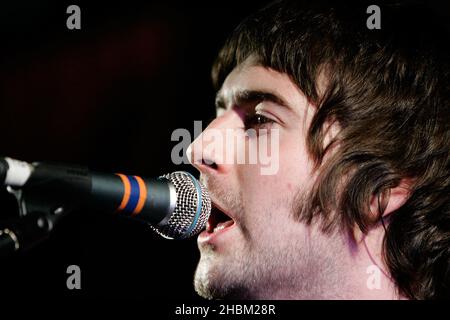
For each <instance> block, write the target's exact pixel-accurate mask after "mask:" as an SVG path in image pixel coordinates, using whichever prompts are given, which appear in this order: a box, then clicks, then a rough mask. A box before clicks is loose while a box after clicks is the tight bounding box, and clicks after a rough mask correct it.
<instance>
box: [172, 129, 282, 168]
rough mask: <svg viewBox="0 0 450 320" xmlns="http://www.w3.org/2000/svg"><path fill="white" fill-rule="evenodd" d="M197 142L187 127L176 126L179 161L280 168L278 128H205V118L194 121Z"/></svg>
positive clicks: (174, 152)
mask: <svg viewBox="0 0 450 320" xmlns="http://www.w3.org/2000/svg"><path fill="white" fill-rule="evenodd" d="M195 137H197V139H196V140H195V142H194V143H193V144H192V145H191V143H192V141H193V140H194V139H192V137H191V134H190V132H189V131H188V130H187V129H182V128H179V129H176V130H175V131H173V133H172V137H171V140H172V141H179V143H178V144H177V145H175V146H174V147H173V148H172V152H171V159H172V162H173V163H174V164H176V165H179V164H188V163H202V162H204V163H206V164H212V161H214V163H215V164H251V165H259V166H260V173H261V174H262V175H274V174H276V173H277V172H278V169H279V153H280V151H279V150H280V134H279V130H278V129H270V130H268V129H258V130H256V129H252V128H251V129H247V130H245V131H244V130H242V129H229V128H228V129H216V128H209V129H207V130H205V131H203V132H202V122H201V121H194V138H195Z"/></svg>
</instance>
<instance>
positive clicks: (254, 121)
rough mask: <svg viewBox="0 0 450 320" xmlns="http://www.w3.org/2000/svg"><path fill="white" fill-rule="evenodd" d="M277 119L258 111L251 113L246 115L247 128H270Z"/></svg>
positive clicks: (245, 123)
mask: <svg viewBox="0 0 450 320" xmlns="http://www.w3.org/2000/svg"><path fill="white" fill-rule="evenodd" d="M274 122H275V121H274V120H272V119H270V118H268V117H266V116H264V115H262V114H258V113H254V114H250V115H247V116H246V117H245V121H244V125H245V129H246V130H247V129H250V128H252V129H262V128H266V129H270V127H271V126H272V124H273V123H274Z"/></svg>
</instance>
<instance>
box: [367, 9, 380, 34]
mask: <svg viewBox="0 0 450 320" xmlns="http://www.w3.org/2000/svg"><path fill="white" fill-rule="evenodd" d="M366 13H371V15H370V16H369V17H368V18H367V22H366V25H367V28H368V29H369V30H373V29H381V9H380V7H379V6H377V5H375V4H373V5H371V6H368V7H367V11H366Z"/></svg>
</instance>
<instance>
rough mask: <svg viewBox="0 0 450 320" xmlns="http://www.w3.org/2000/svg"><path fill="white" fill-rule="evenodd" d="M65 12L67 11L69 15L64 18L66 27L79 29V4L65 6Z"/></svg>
mask: <svg viewBox="0 0 450 320" xmlns="http://www.w3.org/2000/svg"><path fill="white" fill-rule="evenodd" d="M66 13H69V14H70V16H69V17H68V18H67V20H66V26H67V29H69V30H73V29H77V30H80V29H81V9H80V7H79V6H77V5H75V4H72V5H70V6H68V7H67V10H66Z"/></svg>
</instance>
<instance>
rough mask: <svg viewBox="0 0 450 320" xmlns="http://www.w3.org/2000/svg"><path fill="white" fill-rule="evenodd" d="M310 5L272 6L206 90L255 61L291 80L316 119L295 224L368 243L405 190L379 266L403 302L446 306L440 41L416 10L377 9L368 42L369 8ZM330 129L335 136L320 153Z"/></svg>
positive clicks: (240, 30) (445, 132) (447, 181)
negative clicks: (307, 181)
mask: <svg viewBox="0 0 450 320" xmlns="http://www.w3.org/2000/svg"><path fill="white" fill-rule="evenodd" d="M311 2H313V4H305V3H301V2H300V1H277V2H274V3H272V4H270V5H269V6H267V7H266V8H264V9H262V10H260V11H258V12H257V13H255V14H254V15H252V16H250V17H248V18H247V19H245V20H244V21H243V22H242V23H241V24H240V25H239V26H238V27H237V29H236V30H235V31H234V33H233V34H232V35H231V37H230V38H229V39H228V40H227V42H226V44H225V46H224V47H223V49H222V50H221V51H220V53H219V56H218V58H217V61H216V63H215V65H214V67H213V82H214V85H215V86H216V88H217V89H219V88H220V86H221V85H222V83H223V81H224V79H225V78H226V76H227V75H228V74H229V73H230V72H231V70H232V69H233V68H234V67H236V66H237V65H239V64H240V63H242V62H243V61H244V60H246V59H247V58H248V57H250V56H252V57H253V58H255V59H256V61H257V63H258V64H259V65H262V66H265V67H268V68H271V69H274V70H277V71H279V72H282V73H286V74H288V75H289V76H290V77H291V79H292V80H293V82H294V83H296V84H297V85H298V87H299V88H300V89H301V90H302V91H303V93H304V94H305V96H306V97H307V98H308V100H309V101H310V102H311V103H313V104H314V105H315V106H316V107H317V111H316V113H315V116H314V118H313V120H312V123H311V126H310V128H309V133H308V137H307V145H308V148H309V151H310V154H311V156H312V157H313V159H314V160H315V162H316V165H317V168H320V175H319V178H318V180H317V183H316V185H315V187H314V190H313V191H312V193H311V195H310V199H309V201H308V207H307V210H302V212H301V214H299V218H300V219H302V220H303V221H306V222H308V223H311V221H313V219H315V218H316V217H318V216H320V217H321V221H322V226H323V230H324V231H331V230H335V229H336V228H337V227H345V228H348V230H351V229H352V228H353V227H354V226H355V225H357V226H358V227H359V228H360V229H361V230H362V231H363V232H366V231H367V230H368V229H369V228H370V227H371V226H373V224H374V223H377V222H379V221H380V220H379V219H381V217H382V214H383V207H384V205H383V203H384V202H385V200H386V198H387V197H388V196H389V190H390V189H391V188H394V187H397V186H399V184H400V183H403V182H404V181H407V183H406V188H408V189H409V190H408V192H409V197H408V199H407V201H406V203H405V204H404V205H403V206H402V207H401V208H400V209H398V210H396V211H395V212H394V213H392V214H390V215H389V220H388V222H389V223H386V235H385V239H384V247H383V250H384V258H385V261H386V263H387V265H388V267H389V270H390V273H391V276H392V278H393V279H394V280H395V282H396V284H397V286H398V289H399V291H400V293H401V294H403V295H405V296H407V297H409V298H412V299H440V298H449V297H450V266H449V262H450V201H449V194H450V173H449V172H450V162H449V149H450V133H449V124H450V117H449V110H450V109H449V108H450V105H449V76H450V69H449V63H448V57H449V56H450V55H449V52H448V49H447V48H446V47H445V46H444V45H443V44H444V43H446V42H448V41H449V38H448V35H447V34H446V33H445V31H444V30H443V28H441V27H439V26H437V25H435V24H434V22H435V21H436V20H434V21H433V20H432V19H430V17H432V16H431V14H430V13H429V12H427V10H426V8H424V7H422V6H417V5H414V6H411V5H410V6H405V5H398V4H383V5H379V6H380V8H381V29H380V30H369V29H368V28H367V27H366V20H367V18H368V16H369V15H368V14H367V13H366V9H367V7H368V4H366V5H365V4H364V3H363V2H361V1H359V2H355V3H353V2H348V1H345V2H344V3H345V5H337V4H335V3H331V2H328V1H311ZM321 76H324V79H325V82H326V86H325V91H320V90H318V79H319V77H321ZM333 122H336V123H337V124H338V125H339V128H340V131H339V133H338V135H337V136H336V138H335V139H334V140H333V141H331V142H330V143H329V144H328V145H327V146H324V145H323V138H324V134H325V131H326V125H325V124H326V123H333ZM332 146H337V148H335V149H334V150H335V152H333V153H332V155H331V156H330V157H328V158H324V157H325V155H326V154H327V151H328V150H329V149H330V147H332ZM342 177H346V179H345V181H342V180H343V179H342ZM338 186H340V187H339V188H338ZM335 190H342V192H339V193H336V192H335ZM374 196H375V197H379V199H381V200H380V205H379V212H377V213H376V214H375V215H374V214H370V207H369V203H370V199H371V198H372V197H374ZM331 212H335V213H336V214H335V215H332V214H331ZM383 222H384V221H383Z"/></svg>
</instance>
